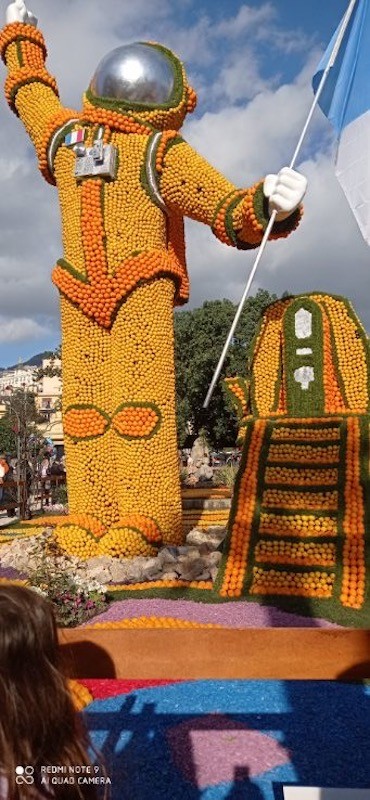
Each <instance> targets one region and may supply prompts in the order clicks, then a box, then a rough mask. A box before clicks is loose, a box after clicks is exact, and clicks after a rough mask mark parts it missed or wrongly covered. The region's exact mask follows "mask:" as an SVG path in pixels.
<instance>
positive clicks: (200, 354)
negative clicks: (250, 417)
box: [175, 289, 277, 447]
mask: <svg viewBox="0 0 370 800" xmlns="http://www.w3.org/2000/svg"><path fill="white" fill-rule="evenodd" d="M275 300H277V297H276V295H271V294H269V292H267V291H266V290H263V289H259V290H258V292H257V294H256V296H255V297H250V298H249V299H248V300H247V302H246V304H245V307H244V309H243V312H242V315H241V318H240V320H239V324H238V326H237V329H236V331H235V336H234V338H233V342H232V344H231V346H230V348H229V352H228V354H227V356H226V359H225V363H224V366H223V369H222V372H221V375H220V378H219V381H218V384H217V386H216V388H215V391H214V394H213V397H212V399H211V401H210V404H209V407H208V409H207V410H204V409H203V407H202V406H203V402H204V399H205V396H206V393H207V390H208V386H209V384H210V382H211V380H212V376H213V373H214V371H215V369H216V366H217V363H218V360H219V357H220V355H221V352H222V349H223V346H224V343H225V340H226V337H227V334H228V332H229V330H230V327H231V324H232V321H233V319H234V316H235V313H236V306H235V305H234V304H233V303H232V302H231V300H207V301H206V302H204V303H203V306H202V307H201V308H197V309H194V310H193V311H180V312H177V313H176V314H175V356H176V393H177V414H178V438H179V445H180V446H183V444H184V441H185V438H186V435H187V424H188V423H190V425H191V426H192V428H193V430H194V433H199V431H200V430H201V429H202V428H205V430H206V432H207V434H208V438H209V440H210V442H211V444H212V445H213V446H214V447H226V446H234V445H235V440H236V435H237V417H236V414H235V412H234V410H233V409H232V407H231V403H230V401H229V400H227V399H226V395H225V392H224V390H223V386H222V380H223V378H225V377H226V376H231V375H242V376H243V377H246V376H247V372H248V365H247V356H248V348H249V346H250V344H251V342H252V339H253V336H254V335H255V332H256V328H257V324H258V322H259V319H260V317H261V314H262V313H263V311H264V310H265V308H266V307H267V306H268V305H270V303H272V302H274V301H275Z"/></svg>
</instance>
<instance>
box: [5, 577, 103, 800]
mask: <svg viewBox="0 0 370 800" xmlns="http://www.w3.org/2000/svg"><path fill="white" fill-rule="evenodd" d="M0 709H1V713H0V800H42V799H43V798H45V800H47V799H48V798H49V799H50V800H51V799H52V800H98V797H102V800H107V791H106V787H105V786H103V788H104V791H103V796H102V795H98V790H97V788H96V785H94V784H93V783H90V784H88V783H86V784H78V781H77V778H76V780H75V781H74V783H72V782H70V783H68V784H66V783H64V784H63V783H52V782H51V777H52V773H51V772H49V773H48V772H47V770H45V767H46V768H47V767H48V766H57V767H62V768H64V767H65V772H64V770H59V776H60V775H63V774H65V775H68V774H71V771H70V769H69V768H72V774H73V767H76V766H77V767H82V768H85V767H86V769H87V770H89V772H86V770H85V773H86V774H90V775H94V774H97V773H96V771H95V770H94V766H93V764H92V762H91V759H90V757H89V754H88V750H89V748H91V744H90V742H89V739H88V735H87V732H86V730H85V728H84V725H83V722H82V719H81V717H80V716H79V715H78V714H77V712H76V711H75V708H74V705H73V701H72V697H71V695H70V692H69V690H68V683H67V678H66V677H65V676H64V674H63V671H62V669H61V664H60V651H59V646H58V639H57V628H56V623H55V619H54V615H53V611H52V606H51V603H49V601H48V600H46V599H45V598H44V597H42V596H41V595H39V594H37V593H36V592H34V591H33V590H31V589H28V588H26V587H24V586H16V585H10V584H8V585H0ZM95 756H96V757H98V754H97V753H95ZM42 767H43V768H44V769H42ZM26 768H27V769H26ZM22 769H23V772H22ZM98 774H99V775H102V776H104V775H105V770H104V767H103V766H102V765H101V764H100V765H99V772H98Z"/></svg>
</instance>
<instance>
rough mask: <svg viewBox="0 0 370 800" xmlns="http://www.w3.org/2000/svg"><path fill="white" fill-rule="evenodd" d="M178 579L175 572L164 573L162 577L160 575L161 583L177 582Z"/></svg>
mask: <svg viewBox="0 0 370 800" xmlns="http://www.w3.org/2000/svg"><path fill="white" fill-rule="evenodd" d="M178 577H179V576H178V574H177V572H164V573H163V575H162V580H163V581H177V579H178Z"/></svg>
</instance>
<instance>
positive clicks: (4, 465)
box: [0, 453, 9, 503]
mask: <svg viewBox="0 0 370 800" xmlns="http://www.w3.org/2000/svg"><path fill="white" fill-rule="evenodd" d="M8 472H9V464H8V462H7V459H6V455H5V454H4V453H1V454H0V503H2V502H3V494H4V479H5V476H6V474H7V473H8Z"/></svg>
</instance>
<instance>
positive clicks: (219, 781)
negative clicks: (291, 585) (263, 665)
mask: <svg viewBox="0 0 370 800" xmlns="http://www.w3.org/2000/svg"><path fill="white" fill-rule="evenodd" d="M84 684H85V685H86V686H87V687H88V688H89V690H90V692H91V694H92V696H93V697H94V698H95V699H94V701H93V702H91V703H90V704H89V705H88V706H87V707H86V709H85V711H84V712H83V713H84V717H85V720H86V723H87V725H88V728H89V730H90V734H91V737H92V739H93V742H94V744H95V745H96V746H97V747H98V748H99V749H100V750H101V752H102V753H103V755H104V758H105V761H106V767H107V772H108V774H109V775H110V777H111V780H112V800H198V798H199V800H282V798H283V794H282V787H283V785H299V786H321V787H342V788H345V787H351V788H368V787H370V761H369V758H368V753H369V748H370V686H363V685H361V684H355V683H352V684H344V683H335V682H325V681H318V682H312V681H289V682H281V681H190V682H183V681H178V682H165V681H161V682H158V681H152V682H145V681H131V682H130V681H110V680H105V681H103V680H98V681H95V680H90V681H84Z"/></svg>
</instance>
